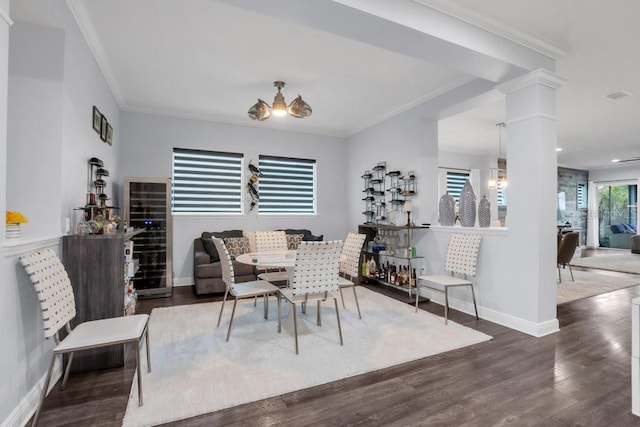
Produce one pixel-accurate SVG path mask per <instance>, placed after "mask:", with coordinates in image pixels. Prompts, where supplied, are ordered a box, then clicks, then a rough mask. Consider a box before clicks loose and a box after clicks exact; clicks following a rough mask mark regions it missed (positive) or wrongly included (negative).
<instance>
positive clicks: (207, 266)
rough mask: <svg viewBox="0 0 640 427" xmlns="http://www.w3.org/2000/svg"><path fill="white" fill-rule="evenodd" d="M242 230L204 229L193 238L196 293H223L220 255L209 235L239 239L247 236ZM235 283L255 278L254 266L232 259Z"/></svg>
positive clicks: (291, 231)
mask: <svg viewBox="0 0 640 427" xmlns="http://www.w3.org/2000/svg"><path fill="white" fill-rule="evenodd" d="M284 231H285V233H286V234H287V235H302V240H322V239H323V236H322V235H321V236H314V235H313V234H312V233H311V231H309V230H305V229H302V230H295V229H286V230H284ZM247 234H248V233H247V232H246V231H244V232H243V230H226V231H220V232H215V231H214V232H208V231H205V232H203V233H202V235H201V236H200V237H197V238H195V239H194V240H193V281H194V284H195V290H196V294H197V295H204V294H212V293H223V292H224V291H225V284H224V282H223V281H222V270H221V267H220V256H219V255H218V251H217V250H216V248H215V246H214V244H213V241H212V240H211V237H212V236H213V237H218V238H220V239H231V240H235V239H239V238H242V237H246V236H247ZM232 263H233V270H234V273H235V281H236V283H241V282H248V281H251V280H256V278H257V274H258V272H257V271H256V269H255V267H254V266H252V265H248V264H243V263H241V262H237V261H235V260H233V261H232Z"/></svg>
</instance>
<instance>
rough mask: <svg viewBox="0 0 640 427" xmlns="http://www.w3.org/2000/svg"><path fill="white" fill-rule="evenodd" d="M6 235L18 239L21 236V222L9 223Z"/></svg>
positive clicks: (8, 237)
mask: <svg viewBox="0 0 640 427" xmlns="http://www.w3.org/2000/svg"><path fill="white" fill-rule="evenodd" d="M5 237H6V238H7V239H17V238H19V237H20V224H19V223H15V224H7V225H6V229H5Z"/></svg>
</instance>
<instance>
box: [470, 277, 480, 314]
mask: <svg viewBox="0 0 640 427" xmlns="http://www.w3.org/2000/svg"><path fill="white" fill-rule="evenodd" d="M469 287H470V288H471V298H473V308H474V309H475V310H476V320H479V319H480V318H479V317H478V306H477V305H476V293H475V292H474V291H473V285H469Z"/></svg>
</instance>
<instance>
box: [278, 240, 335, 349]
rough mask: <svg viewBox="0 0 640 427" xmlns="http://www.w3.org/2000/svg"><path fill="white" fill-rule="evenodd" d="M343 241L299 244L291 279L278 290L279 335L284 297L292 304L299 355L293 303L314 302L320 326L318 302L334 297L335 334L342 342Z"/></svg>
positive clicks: (295, 323)
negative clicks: (340, 271)
mask: <svg viewBox="0 0 640 427" xmlns="http://www.w3.org/2000/svg"><path fill="white" fill-rule="evenodd" d="M341 250H342V241H341V240H333V241H324V242H304V241H303V242H301V243H300V246H298V250H297V252H296V263H295V267H294V272H293V280H292V282H291V285H290V287H289V288H284V289H280V290H279V293H278V332H281V330H282V311H281V303H280V299H281V298H280V297H284V298H285V299H286V300H287V301H289V302H290V303H291V304H292V305H293V310H292V312H293V330H294V339H295V344H296V354H298V320H297V315H296V304H305V305H306V304H307V303H309V302H312V301H317V320H316V323H317V325H318V326H322V319H321V315H320V308H321V307H320V303H321V302H322V301H326V300H327V299H329V298H333V302H334V305H335V307H336V318H337V322H338V335H339V337H340V345H343V341H342V329H341V326H340V313H339V311H338V298H337V295H336V291H338V265H339V263H340V252H341Z"/></svg>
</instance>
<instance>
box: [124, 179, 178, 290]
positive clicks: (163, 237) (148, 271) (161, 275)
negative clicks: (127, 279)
mask: <svg viewBox="0 0 640 427" xmlns="http://www.w3.org/2000/svg"><path fill="white" fill-rule="evenodd" d="M123 191H124V220H125V221H126V222H125V224H127V226H129V227H133V228H134V229H135V230H139V229H144V230H145V231H144V232H143V233H140V234H138V235H136V236H135V237H133V239H132V240H133V258H135V259H138V262H139V269H138V271H137V273H136V274H135V276H134V277H133V279H132V282H133V285H134V288H135V290H136V292H137V293H138V296H140V297H141V298H144V297H149V298H151V297H167V296H170V295H171V291H172V289H173V221H172V218H171V179H170V178H133V177H125V179H124V190H123Z"/></svg>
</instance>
